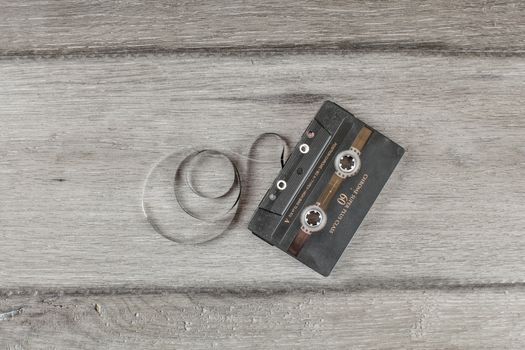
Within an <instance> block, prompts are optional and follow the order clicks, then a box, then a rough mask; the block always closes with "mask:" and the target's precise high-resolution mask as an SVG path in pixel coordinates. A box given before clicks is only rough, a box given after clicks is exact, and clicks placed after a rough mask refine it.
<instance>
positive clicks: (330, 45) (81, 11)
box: [0, 0, 525, 56]
mask: <svg viewBox="0 0 525 350" xmlns="http://www.w3.org/2000/svg"><path fill="white" fill-rule="evenodd" d="M0 8H2V11H0V33H2V34H1V35H0V55H2V56H10V55H15V56H16V55H33V54H37V55H53V56H54V55H63V54H79V55H84V54H103V53H115V52H146V51H147V52H173V51H178V50H180V51H185V50H186V51H187V50H190V51H191V50H207V49H210V48H211V49H216V50H235V49H239V48H242V49H252V50H270V51H274V50H293V49H295V50H311V49H316V48H317V49H319V50H322V51H326V50H329V49H334V50H350V51H356V50H365V51H392V50H408V51H411V50H415V51H420V50H425V51H430V52H449V53H461V52H465V51H467V52H471V51H474V52H484V53H489V54H490V53H507V54H522V53H523V50H524V40H523V38H524V37H525V23H524V21H523V17H524V16H525V6H524V3H523V2H522V1H519V0H512V1H470V0H469V1H465V0H462V1H454V2H450V1H445V0H442V1H433V2H432V3H429V2H426V1H409V0H396V1H388V2H376V1H356V0H354V1H323V2H319V1H312V0H299V1H297V0H296V1H287V2H282V1H271V2H264V3H261V2H258V1H214V2H187V1H185V2H173V1H168V0H162V1H153V2H152V1H146V2H129V1H127V2H122V1H89V2H86V1H81V0H70V1H66V2H65V1H59V0H51V1H38V0H31V1H24V2H11V1H5V0H4V1H2V2H1V3H0Z"/></svg>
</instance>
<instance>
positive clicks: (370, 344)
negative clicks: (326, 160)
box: [0, 1, 525, 349]
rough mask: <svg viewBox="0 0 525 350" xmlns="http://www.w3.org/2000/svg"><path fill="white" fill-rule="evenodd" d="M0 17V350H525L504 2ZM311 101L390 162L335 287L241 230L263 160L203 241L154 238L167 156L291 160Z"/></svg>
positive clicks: (516, 155)
mask: <svg viewBox="0 0 525 350" xmlns="http://www.w3.org/2000/svg"><path fill="white" fill-rule="evenodd" d="M2 8H3V9H4V10H3V11H2V12H1V13H0V19H1V20H0V33H1V34H0V55H1V58H2V60H0V77H1V83H0V120H1V121H2V128H1V129H0V193H2V201H0V223H1V230H0V237H1V239H2V244H1V245H0V264H1V266H2V268H1V269H0V295H1V296H2V297H3V299H0V344H2V345H5V347H7V348H48V347H51V348H52V347H53V346H54V347H56V348H76V347H80V348H97V347H98V348H108V347H109V348H116V349H118V348H130V347H132V348H133V347H135V348H136V347H140V348H143V347H153V348H166V347H173V346H178V347H180V348H196V349H199V348H210V347H216V348H270V347H272V348H283V349H285V348H295V347H297V348H312V349H316V348H319V346H322V345H327V344H328V345H330V347H333V348H349V347H350V348H352V347H353V348H400V349H402V348H483V347H485V348H516V349H519V348H523V345H524V343H525V334H524V333H523V329H524V327H523V326H524V322H525V319H524V316H523V315H524V313H525V305H524V298H523V297H524V294H523V293H524V289H523V288H524V286H525V277H524V276H525V264H524V263H525V258H524V257H523V256H524V254H523V253H524V250H525V238H523V234H522V233H523V227H524V226H525V214H524V212H525V201H524V199H523V198H524V194H525V180H523V174H524V170H525V166H524V154H525V147H524V143H523V141H524V138H525V122H524V118H523V115H524V113H525V104H524V102H523V100H524V96H525V83H524V82H525V60H524V59H523V50H524V39H525V34H524V31H525V23H524V21H523V19H522V18H523V12H524V7H523V4H522V3H521V2H518V1H509V2H480V3H477V2H470V1H469V2H467V1H461V2H454V3H450V2H446V1H440V2H435V3H432V4H430V3H426V2H421V3H418V2H417V3H414V2H405V1H395V2H390V3H383V2H381V3H376V2H357V1H351V2H348V3H342V2H341V3H339V2H329V3H324V2H322V3H317V2H307V1H305V2H291V3H288V4H282V3H276V4H267V5H260V4H258V3H249V2H242V3H239V4H232V3H231V2H228V3H224V4H217V3H214V4H213V5H210V4H186V3H180V4H179V3H177V4H173V3H171V2H153V3H143V4H139V3H135V2H101V3H85V2H80V1H78V2H74V1H71V2H68V3H64V2H54V1H45V2H36V1H35V2H25V3H24V4H21V3H20V4H18V3H14V4H11V3H2ZM325 99H330V100H333V101H335V102H337V103H339V104H341V105H342V106H344V107H346V108H347V109H349V110H350V111H351V112H353V113H354V114H355V115H356V116H358V117H359V118H361V119H363V120H364V121H365V122H367V123H368V124H370V125H371V126H373V127H375V128H377V129H379V130H380V131H382V132H384V133H385V134H386V135H388V136H389V137H391V138H392V139H393V140H395V141H397V142H398V143H400V144H401V145H403V146H404V147H405V148H406V149H407V153H406V154H405V157H404V158H403V161H402V162H401V164H400V165H399V167H398V168H397V169H396V171H395V173H394V175H393V177H392V178H391V179H390V181H389V183H388V184H387V186H386V187H385V190H384V191H383V193H382V194H381V196H380V197H379V198H378V200H377V202H376V203H375V205H374V207H373V208H372V210H371V211H370V213H369V215H368V216H367V218H366V219H365V221H364V222H363V224H362V226H361V228H360V229H359V231H358V233H357V235H356V236H355V238H354V239H353V240H352V244H351V246H350V247H349V249H347V251H346V253H345V255H344V256H343V257H342V259H341V261H340V262H339V264H338V265H337V266H336V269H335V270H334V272H333V274H332V275H331V277H329V278H324V277H321V276H319V275H317V274H315V273H314V272H312V271H310V270H308V269H307V268H305V267H303V266H302V265H300V264H299V263H297V262H295V261H294V260H293V259H291V258H290V257H288V256H286V255H285V254H284V253H282V252H280V251H279V250H277V249H275V248H272V247H270V246H268V245H267V244H266V243H264V242H262V241H260V240H258V239H257V238H255V237H254V236H252V235H251V234H250V233H249V232H248V230H247V229H246V228H245V227H246V223H247V220H248V219H249V217H250V215H251V212H252V211H253V209H254V207H255V206H256V205H257V203H258V201H259V199H260V197H261V195H262V193H264V190H265V188H267V186H268V185H269V183H270V182H271V180H272V179H273V176H274V174H275V173H276V171H277V168H278V158H279V152H278V150H276V149H275V147H269V148H268V149H264V150H263V151H262V155H261V156H262V157H264V158H265V159H270V160H271V159H274V158H275V160H276V163H275V165H272V166H261V165H260V164H258V165H256V166H255V167H254V168H248V167H247V164H246V162H243V161H242V158H241V159H240V160H239V166H240V167H241V170H242V172H243V176H244V177H246V176H247V174H248V173H250V174H252V175H253V176H252V178H251V179H250V181H249V182H248V187H247V191H246V192H245V196H244V197H243V200H242V202H241V204H242V205H241V208H240V214H239V216H238V218H237V220H236V222H235V225H234V227H233V228H232V230H230V231H228V232H226V233H225V234H224V235H222V236H221V237H219V238H218V239H216V240H213V241H211V242H208V243H206V244H203V245H199V246H191V245H189V246H188V245H182V246H181V245H178V244H175V243H173V242H171V241H169V240H167V239H165V238H163V237H162V236H160V235H158V234H157V233H155V231H153V229H152V228H151V227H150V226H149V224H148V223H147V221H146V220H145V218H144V216H143V213H142V210H141V209H142V208H141V194H142V188H143V185H144V181H145V178H146V175H147V174H148V172H149V170H150V169H151V167H152V166H154V165H155V164H156V162H158V161H159V159H161V158H162V157H163V156H166V155H167V154H170V153H171V152H174V151H177V150H181V149H183V148H184V147H187V145H188V144H190V145H196V146H199V145H209V146H211V147H215V148H219V149H230V150H232V151H234V152H237V153H243V152H244V154H245V152H246V149H247V148H248V147H249V146H250V144H251V143H252V142H253V140H254V139H255V138H256V137H257V135H259V134H261V133H263V132H278V133H280V134H282V135H283V136H285V137H287V138H288V139H289V140H290V143H291V144H293V143H294V142H295V141H296V140H297V139H298V137H299V134H300V132H301V131H302V130H303V129H304V126H305V125H306V124H307V122H308V121H309V120H310V119H311V118H312V117H313V115H314V113H315V112H316V110H317V109H318V108H319V106H320V104H321V103H322V101H323V100H325ZM217 181H220V179H217ZM192 229H193V228H192V227H183V228H181V230H186V231H188V232H191V230H192ZM96 305H98V306H97V307H95V306H96ZM206 310H207V311H206ZM135 314H137V316H135Z"/></svg>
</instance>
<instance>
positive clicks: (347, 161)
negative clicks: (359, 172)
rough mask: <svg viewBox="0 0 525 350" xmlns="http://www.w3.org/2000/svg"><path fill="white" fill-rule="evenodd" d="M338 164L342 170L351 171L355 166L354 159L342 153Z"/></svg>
mask: <svg viewBox="0 0 525 350" xmlns="http://www.w3.org/2000/svg"><path fill="white" fill-rule="evenodd" d="M339 166H340V167H341V169H342V170H344V171H352V170H354V168H355V159H354V158H353V157H352V156H349V155H344V156H342V157H341V159H340V160H339Z"/></svg>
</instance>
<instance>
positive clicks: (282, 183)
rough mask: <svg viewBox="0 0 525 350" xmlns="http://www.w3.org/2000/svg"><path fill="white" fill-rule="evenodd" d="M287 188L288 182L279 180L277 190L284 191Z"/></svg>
mask: <svg viewBox="0 0 525 350" xmlns="http://www.w3.org/2000/svg"><path fill="white" fill-rule="evenodd" d="M285 188H286V181H284V180H279V181H277V189H278V190H280V191H282V190H284V189H285Z"/></svg>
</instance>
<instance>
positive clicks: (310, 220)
mask: <svg viewBox="0 0 525 350" xmlns="http://www.w3.org/2000/svg"><path fill="white" fill-rule="evenodd" d="M322 220H323V216H322V215H321V213H320V212H319V211H317V210H310V211H309V212H308V213H306V224H307V225H308V226H310V227H317V226H319V225H320V224H321V221H322Z"/></svg>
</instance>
